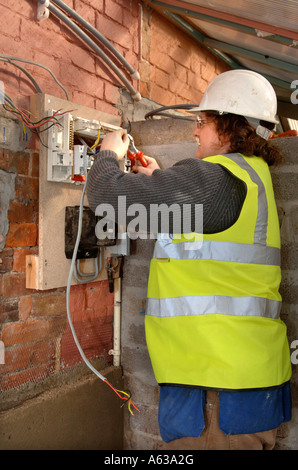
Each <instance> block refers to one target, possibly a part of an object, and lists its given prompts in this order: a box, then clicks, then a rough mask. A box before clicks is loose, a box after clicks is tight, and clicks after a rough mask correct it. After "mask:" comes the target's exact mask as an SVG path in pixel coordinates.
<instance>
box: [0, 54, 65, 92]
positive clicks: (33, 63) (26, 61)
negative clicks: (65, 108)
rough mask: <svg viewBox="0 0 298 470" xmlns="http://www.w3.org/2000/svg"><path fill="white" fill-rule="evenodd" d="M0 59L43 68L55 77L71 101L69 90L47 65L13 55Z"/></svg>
mask: <svg viewBox="0 0 298 470" xmlns="http://www.w3.org/2000/svg"><path fill="white" fill-rule="evenodd" d="M0 57H2V58H5V59H10V60H14V61H17V62H25V63H26V64H32V65H37V66H38V67H41V68H43V69H45V70H46V71H47V72H49V74H50V75H51V76H52V77H53V79H54V80H55V82H56V83H57V85H59V86H60V87H61V88H62V90H63V91H64V93H65V95H66V98H67V99H68V100H69V96H68V93H67V90H66V89H65V88H64V86H63V85H62V83H60V82H59V80H58V79H57V78H56V77H55V75H54V74H53V72H52V71H51V70H50V69H49V68H48V67H46V66H45V65H42V64H40V63H38V62H33V61H32V60H27V59H21V58H20V57H14V56H11V55H7V54H0Z"/></svg>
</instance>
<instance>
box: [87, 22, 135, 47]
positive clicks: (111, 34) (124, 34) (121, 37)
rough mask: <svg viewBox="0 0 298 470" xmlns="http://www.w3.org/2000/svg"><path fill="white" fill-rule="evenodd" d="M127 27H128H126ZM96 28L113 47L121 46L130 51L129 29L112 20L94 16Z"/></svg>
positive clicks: (130, 38)
mask: <svg viewBox="0 0 298 470" xmlns="http://www.w3.org/2000/svg"><path fill="white" fill-rule="evenodd" d="M128 26H129V25H128ZM96 28H98V30H99V31H100V32H101V34H103V36H105V37H106V38H107V39H108V40H109V41H111V43H112V44H114V45H117V44H119V45H121V46H123V47H125V48H126V49H131V46H132V37H131V35H130V33H129V29H128V27H126V26H123V25H121V24H119V23H116V22H115V21H113V20H112V19H109V18H107V17H103V16H99V15H98V14H97V15H96Z"/></svg>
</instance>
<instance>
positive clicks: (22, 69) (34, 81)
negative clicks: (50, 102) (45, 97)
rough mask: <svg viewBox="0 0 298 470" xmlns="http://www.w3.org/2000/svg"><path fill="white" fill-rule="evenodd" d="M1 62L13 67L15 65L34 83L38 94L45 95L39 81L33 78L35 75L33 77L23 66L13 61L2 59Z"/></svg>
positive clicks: (0, 58)
mask: <svg viewBox="0 0 298 470" xmlns="http://www.w3.org/2000/svg"><path fill="white" fill-rule="evenodd" d="M0 60H2V61H3V62H8V63H9V64H11V65H14V66H15V67H17V68H18V69H20V70H21V71H22V72H23V73H24V74H25V75H27V77H28V78H29V79H30V80H31V82H32V83H33V85H34V86H35V88H36V90H37V92H38V93H43V91H42V89H41V87H40V86H39V85H38V83H37V81H36V80H35V78H34V77H33V75H31V73H30V72H28V70H26V69H25V68H24V67H22V66H21V65H19V64H15V63H14V62H13V61H12V60H11V59H5V58H4V57H0Z"/></svg>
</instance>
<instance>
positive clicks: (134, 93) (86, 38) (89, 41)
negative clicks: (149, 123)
mask: <svg viewBox="0 0 298 470" xmlns="http://www.w3.org/2000/svg"><path fill="white" fill-rule="evenodd" d="M48 9H49V10H50V11H51V12H52V13H53V14H54V15H55V16H57V17H58V18H59V19H60V20H62V21H63V22H64V23H65V24H66V25H67V26H68V27H69V28H70V29H72V31H73V32H75V33H76V34H77V35H78V36H79V38H80V39H82V40H83V41H84V42H85V43H86V44H88V45H89V46H90V47H91V48H92V49H93V50H94V51H95V52H96V53H97V55H98V56H99V57H100V58H101V59H102V60H103V61H104V62H105V63H106V64H107V65H108V66H109V67H110V68H111V69H112V70H113V72H114V73H115V75H117V77H118V78H119V80H120V81H121V82H122V83H123V84H124V85H125V86H126V88H127V89H128V90H129V91H130V93H131V96H132V98H133V99H134V100H135V101H140V100H141V94H140V93H139V92H138V91H136V90H135V88H134V87H133V86H132V85H131V83H130V82H129V81H128V80H127V78H126V77H125V75H124V74H123V73H122V72H121V71H120V70H119V69H118V68H117V66H116V65H115V64H114V62H113V61H112V60H111V59H110V58H109V57H108V56H107V55H106V54H105V53H104V52H103V51H102V50H101V49H100V47H99V46H98V45H97V44H95V42H94V41H92V39H91V38H90V37H89V36H88V35H87V34H86V33H84V31H82V30H81V29H80V28H79V27H78V26H77V25H76V24H75V23H74V22H73V21H72V20H71V19H70V18H68V16H66V15H65V14H64V13H63V12H62V11H60V10H59V8H57V7H55V5H52V4H51V3H50V4H49V5H48Z"/></svg>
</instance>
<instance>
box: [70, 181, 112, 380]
mask: <svg viewBox="0 0 298 470" xmlns="http://www.w3.org/2000/svg"><path fill="white" fill-rule="evenodd" d="M86 184H87V172H86V173H85V183H84V187H83V191H82V196H81V201H80V209H79V223H78V233H77V239H76V243H75V247H74V250H73V255H72V259H71V265H70V270H69V275H68V281H67V288H66V312H67V319H68V323H69V326H70V329H71V332H72V336H73V339H74V341H75V343H76V346H77V348H78V350H79V353H80V355H81V357H82V359H83V361H84V362H85V364H86V365H87V367H89V369H90V370H92V372H94V374H95V375H97V377H99V378H100V379H101V380H103V381H106V380H107V379H106V377H104V376H103V375H102V374H101V373H100V372H98V370H97V369H95V367H93V365H92V364H91V362H90V361H89V360H88V359H87V357H86V356H85V353H84V351H83V349H82V347H81V345H80V343H79V340H78V338H77V335H76V332H75V329H74V326H73V323H72V319H71V313H70V286H71V279H72V275H73V271H74V266H75V261H76V256H77V252H78V248H79V243H80V239H81V233H82V221H83V206H84V195H85V191H86Z"/></svg>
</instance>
